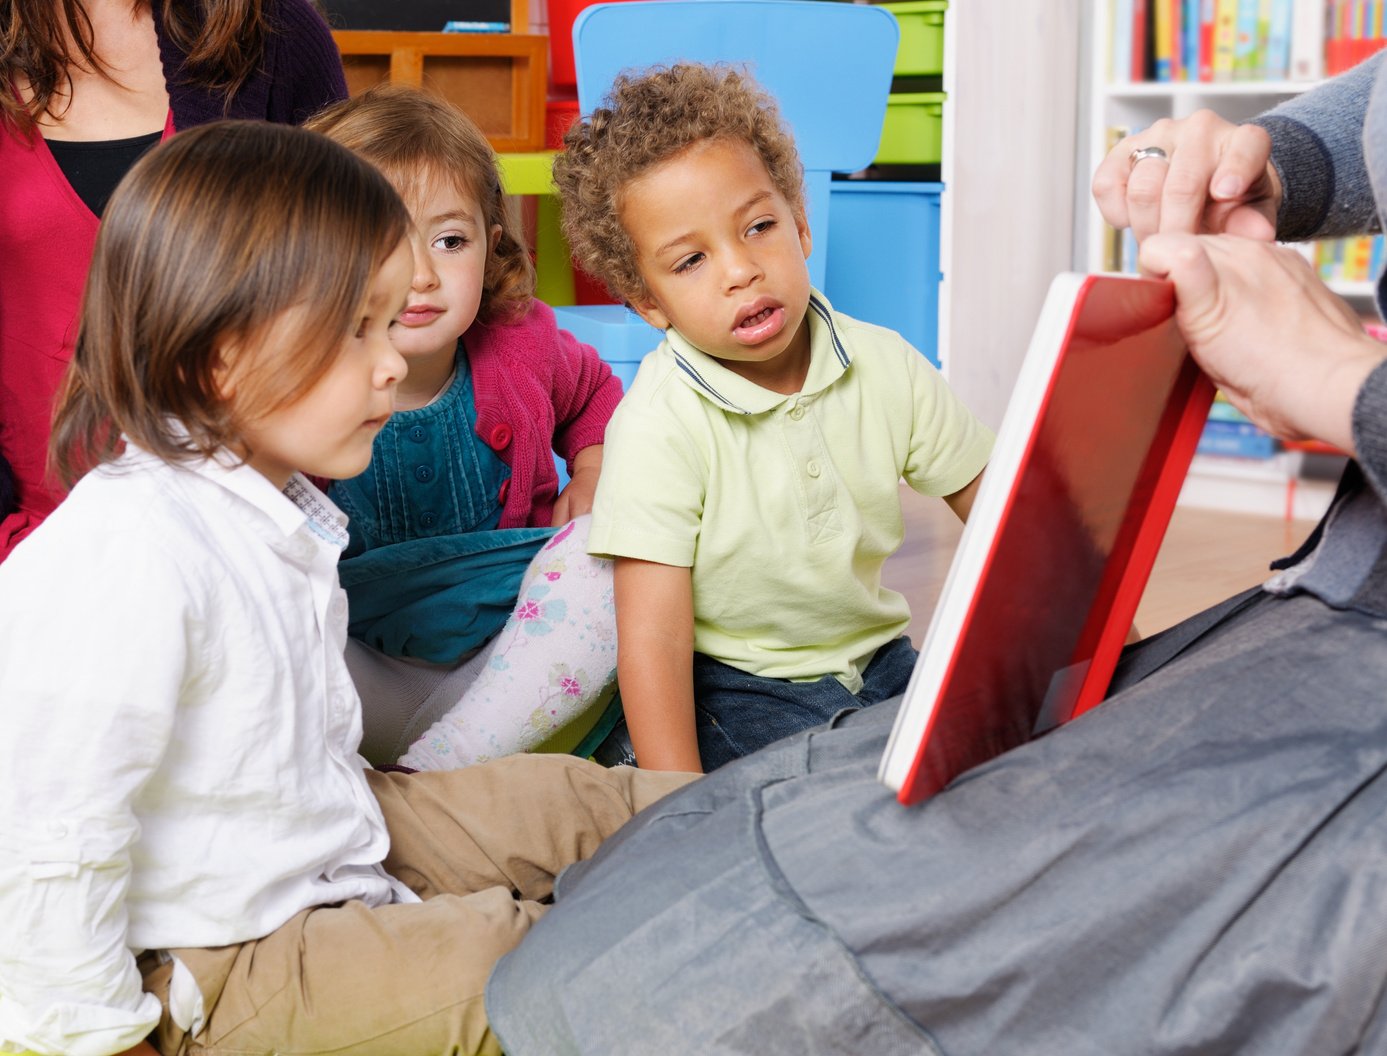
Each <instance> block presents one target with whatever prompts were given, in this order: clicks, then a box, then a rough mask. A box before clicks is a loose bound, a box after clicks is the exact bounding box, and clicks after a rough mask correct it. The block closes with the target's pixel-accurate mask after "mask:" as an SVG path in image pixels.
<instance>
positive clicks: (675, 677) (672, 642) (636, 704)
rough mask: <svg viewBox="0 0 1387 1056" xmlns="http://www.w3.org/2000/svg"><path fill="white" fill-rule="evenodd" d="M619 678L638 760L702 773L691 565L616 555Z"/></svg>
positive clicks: (644, 766)
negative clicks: (696, 720) (696, 711)
mask: <svg viewBox="0 0 1387 1056" xmlns="http://www.w3.org/2000/svg"><path fill="white" fill-rule="evenodd" d="M616 637H617V679H618V682H619V684H620V686H621V705H622V709H623V710H624V711H625V713H626V724H627V726H628V727H629V728H630V731H631V744H632V745H633V746H634V748H635V750H636V762H637V763H638V764H639V765H640V767H641V768H642V769H644V770H686V771H691V772H694V773H702V772H703V763H702V761H701V760H700V759H699V755H698V735H697V733H696V731H695V727H694V707H693V580H692V574H691V572H690V570H689V569H687V568H681V567H679V566H677V565H661V564H657V563H655V562H653V561H638V560H636V559H635V558H627V557H619V558H617V561H616Z"/></svg>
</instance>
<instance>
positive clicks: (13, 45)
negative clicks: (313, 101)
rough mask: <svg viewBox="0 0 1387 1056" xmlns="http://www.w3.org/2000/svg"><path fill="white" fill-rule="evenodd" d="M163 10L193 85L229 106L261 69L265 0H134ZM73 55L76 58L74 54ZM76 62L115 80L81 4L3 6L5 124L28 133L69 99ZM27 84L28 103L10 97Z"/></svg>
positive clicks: (47, 0)
mask: <svg viewBox="0 0 1387 1056" xmlns="http://www.w3.org/2000/svg"><path fill="white" fill-rule="evenodd" d="M135 2H136V3H141V4H144V3H157V4H159V5H160V7H159V10H158V11H156V12H155V17H156V18H159V19H161V20H162V22H163V25H164V31H165V32H166V33H167V34H168V35H169V37H170V39H172V40H173V42H174V43H175V44H176V45H178V47H179V48H180V49H181V50H182V51H183V53H184V54H185V55H187V62H186V64H185V66H184V73H185V75H186V77H187V79H188V82H189V83H191V84H194V85H197V86H200V87H204V88H209V89H213V90H216V91H220V92H222V93H223V94H224V96H225V97H226V99H227V101H228V102H229V101H230V99H231V97H232V96H233V95H235V94H236V91H237V89H239V88H240V87H241V85H242V84H244V83H245V82H246V79H247V78H248V77H250V75H251V74H253V73H254V72H255V70H256V67H258V66H259V65H260V60H261V57H262V55H263V54H264V50H265V36H266V34H267V33H268V32H269V27H268V23H267V19H266V17H265V11H264V3H263V0H135ZM74 48H75V49H76V50H75V53H74V51H73V49H74ZM74 63H80V64H82V65H84V66H89V67H90V68H92V69H94V70H97V71H99V72H100V73H101V74H102V75H103V76H109V74H108V73H107V71H106V68H105V66H104V65H103V64H102V62H101V60H100V59H99V58H98V57H97V55H96V54H95V52H94V51H93V42H92V25H91V19H90V17H88V15H87V11H86V8H84V7H83V6H82V0H6V2H5V3H3V4H0V124H9V125H11V126H12V127H13V128H16V129H18V130H19V131H20V132H25V133H27V132H28V131H29V130H30V129H32V128H33V125H34V122H35V121H36V120H38V118H40V117H41V116H42V115H43V114H45V113H47V112H48V111H49V108H50V107H51V106H53V105H54V103H55V101H56V100H57V99H59V98H61V97H62V96H63V95H65V94H67V89H68V88H69V87H70V85H71V75H70V73H69V72H68V71H69V68H70V67H71V66H72V65H73V64H74ZM16 75H19V76H22V77H23V78H24V79H25V80H27V81H28V83H29V87H30V89H31V91H32V97H31V98H30V99H29V101H28V102H27V103H25V102H23V101H22V100H20V99H18V98H17V97H16V96H15V94H14V92H13V91H11V90H10V85H11V84H13V82H14V80H15V77H16Z"/></svg>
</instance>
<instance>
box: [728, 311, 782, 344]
mask: <svg viewBox="0 0 1387 1056" xmlns="http://www.w3.org/2000/svg"><path fill="white" fill-rule="evenodd" d="M784 325H785V309H784V308H782V307H780V306H779V305H774V304H771V305H766V306H765V307H763V308H759V309H757V310H756V311H754V312H752V313H751V314H749V315H746V316H743V317H742V321H741V322H740V323H738V324H737V326H736V327H735V328H734V329H733V331H732V336H733V337H734V338H736V339H737V341H739V342H741V343H742V344H744V345H759V344H760V343H761V342H762V341H765V340H767V339H768V338H772V337H774V336H775V335H776V334H778V333H779V332H780V328H781V327H782V326H784Z"/></svg>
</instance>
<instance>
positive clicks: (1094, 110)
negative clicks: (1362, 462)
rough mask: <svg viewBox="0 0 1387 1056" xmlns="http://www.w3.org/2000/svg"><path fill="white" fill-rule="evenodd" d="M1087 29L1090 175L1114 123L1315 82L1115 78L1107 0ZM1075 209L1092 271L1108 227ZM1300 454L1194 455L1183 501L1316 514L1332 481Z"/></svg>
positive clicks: (1253, 104) (1225, 107)
mask: <svg viewBox="0 0 1387 1056" xmlns="http://www.w3.org/2000/svg"><path fill="white" fill-rule="evenodd" d="M1085 5H1086V7H1087V14H1088V16H1089V17H1088V18H1087V19H1086V20H1085V25H1086V26H1087V28H1088V37H1087V40H1086V47H1085V52H1086V56H1087V60H1088V61H1087V71H1088V77H1087V83H1086V85H1085V93H1084V94H1085V96H1086V107H1085V111H1086V117H1085V120H1084V124H1083V132H1082V133H1081V137H1080V138H1081V142H1082V144H1083V145H1082V146H1081V150H1080V159H1079V165H1080V168H1081V169H1082V170H1083V171H1085V172H1087V173H1088V175H1089V178H1090V179H1091V177H1092V174H1093V172H1094V170H1096V169H1097V167H1098V164H1099V162H1101V161H1102V160H1103V158H1104V157H1105V156H1106V154H1107V152H1108V136H1109V130H1110V129H1112V128H1114V127H1120V128H1125V129H1127V130H1128V131H1129V132H1134V131H1137V130H1139V129H1142V128H1147V127H1149V126H1150V125H1152V124H1154V123H1155V122H1156V121H1158V120H1159V119H1161V118H1163V117H1172V118H1181V117H1188V116H1189V115H1190V114H1192V113H1194V112H1195V111H1197V110H1201V109H1209V110H1213V111H1214V112H1215V113H1217V114H1219V115H1221V116H1222V117H1225V118H1227V119H1228V120H1230V121H1245V120H1247V119H1248V118H1251V117H1255V116H1256V115H1257V114H1260V113H1262V112H1264V111H1266V110H1269V109H1271V108H1272V107H1274V106H1276V105H1277V104H1278V103H1281V102H1283V101H1284V100H1286V99H1288V98H1291V97H1292V96H1294V95H1296V94H1298V93H1300V92H1303V91H1306V90H1307V89H1309V88H1312V87H1314V84H1315V83H1316V82H1307V81H1232V82H1222V83H1213V84H1209V83H1198V82H1172V83H1147V82H1127V81H1116V82H1114V81H1110V80H1109V77H1108V73H1109V71H1108V41H1109V40H1110V39H1111V36H1112V33H1111V28H1110V25H1109V22H1108V12H1109V5H1108V3H1106V2H1105V0H1085ZM1083 201H1084V202H1085V204H1084V205H1083V206H1082V207H1080V208H1076V214H1077V216H1076V219H1077V221H1078V228H1079V230H1078V232H1077V237H1076V239H1075V247H1076V260H1075V267H1076V268H1078V269H1081V270H1087V271H1099V270H1102V268H1103V260H1104V253H1103V250H1104V242H1105V239H1106V237H1107V228H1106V225H1105V224H1104V223H1103V218H1102V216H1101V215H1100V214H1099V212H1098V208H1097V206H1096V205H1095V204H1094V203H1093V198H1092V195H1091V194H1088V193H1087V181H1085V182H1084V191H1083ZM1332 288H1333V289H1334V290H1335V292H1336V293H1338V294H1339V295H1340V296H1341V297H1345V298H1347V299H1349V300H1350V301H1352V302H1354V305H1355V307H1358V308H1360V309H1362V310H1367V309H1369V308H1370V306H1371V300H1372V294H1373V284H1371V283H1362V282H1359V283H1339V284H1334V285H1333V286H1332ZM1300 464H1301V460H1300V457H1299V456H1298V455H1296V454H1293V453H1287V454H1282V455H1278V456H1276V457H1275V458H1273V459H1270V460H1267V461H1258V460H1251V459H1232V458H1206V457H1203V456H1200V457H1197V458H1196V459H1195V464H1194V466H1193V467H1192V468H1191V470H1190V477H1189V480H1188V481H1187V483H1186V485H1185V489H1184V490H1183V491H1182V492H1181V496H1180V501H1181V502H1182V503H1186V504H1189V505H1193V506H1204V507H1210V508H1218V509H1229V510H1235V511H1241V512H1256V513H1266V514H1271V515H1277V516H1279V515H1283V514H1285V513H1287V512H1289V513H1290V514H1291V515H1292V516H1294V517H1298V518H1300V517H1304V518H1315V517H1318V516H1319V515H1320V514H1321V513H1322V512H1323V510H1324V509H1325V508H1326V507H1327V506H1328V504H1329V500H1330V499H1331V498H1332V496H1333V491H1334V487H1333V483H1332V482H1325V481H1318V480H1313V481H1312V480H1302V479H1300Z"/></svg>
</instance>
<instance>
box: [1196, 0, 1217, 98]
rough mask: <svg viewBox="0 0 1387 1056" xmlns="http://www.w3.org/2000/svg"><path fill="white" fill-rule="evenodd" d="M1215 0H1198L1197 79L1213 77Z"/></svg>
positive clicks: (1207, 80) (1208, 79)
mask: <svg viewBox="0 0 1387 1056" xmlns="http://www.w3.org/2000/svg"><path fill="white" fill-rule="evenodd" d="M1214 6H1215V0H1199V79H1200V80H1201V81H1204V82H1206V83H1207V82H1209V81H1212V80H1213V79H1214V23H1215V21H1216V19H1215V17H1214Z"/></svg>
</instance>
